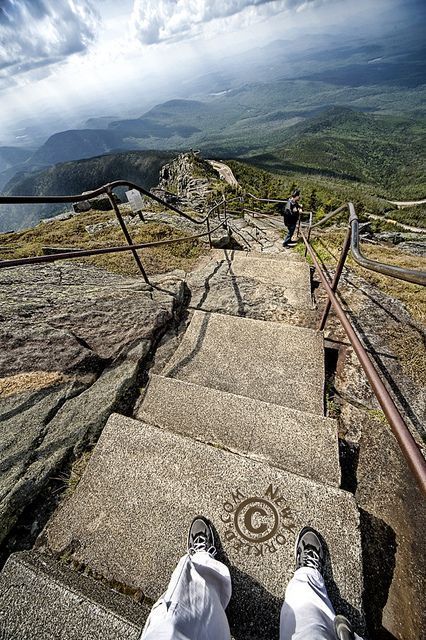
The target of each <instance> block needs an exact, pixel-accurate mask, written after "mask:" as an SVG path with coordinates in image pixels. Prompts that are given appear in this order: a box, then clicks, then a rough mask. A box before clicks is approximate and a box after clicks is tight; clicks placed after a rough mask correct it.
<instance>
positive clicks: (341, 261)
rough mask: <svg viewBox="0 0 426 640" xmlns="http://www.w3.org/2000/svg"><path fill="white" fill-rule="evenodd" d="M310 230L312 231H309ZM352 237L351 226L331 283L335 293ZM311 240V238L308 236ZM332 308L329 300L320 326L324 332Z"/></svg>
mask: <svg viewBox="0 0 426 640" xmlns="http://www.w3.org/2000/svg"><path fill="white" fill-rule="evenodd" d="M309 230H310V229H309ZM351 235H352V227H351V226H350V225H349V226H348V230H347V232H346V237H345V241H344V243H343V247H342V251H341V253H340V258H339V262H338V265H337V268H336V273H335V274H334V278H333V282H332V283H331V288H332V290H333V292H335V291H336V289H337V286H338V284H339V280H340V276H341V274H342V271H343V267H344V264H345V262H346V257H347V255H348V251H349V247H350V245H351ZM308 238H309V236H308ZM330 308H331V300H330V298H328V300H327V304H326V305H325V309H324V312H323V314H322V318H321V322H320V325H319V330H320V331H322V330H323V329H324V327H325V323H326V322H327V318H328V314H329V312H330Z"/></svg>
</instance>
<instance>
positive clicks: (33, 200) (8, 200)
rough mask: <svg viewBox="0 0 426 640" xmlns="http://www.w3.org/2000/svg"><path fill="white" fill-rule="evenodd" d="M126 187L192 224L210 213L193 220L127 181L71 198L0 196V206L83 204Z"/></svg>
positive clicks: (203, 220) (201, 221)
mask: <svg viewBox="0 0 426 640" xmlns="http://www.w3.org/2000/svg"><path fill="white" fill-rule="evenodd" d="M126 186H127V187H129V189H136V190H137V191H139V192H140V193H142V194H143V195H144V196H147V197H148V198H151V200H155V201H156V202H158V203H159V204H161V205H162V206H163V207H166V208H167V209H170V210H171V211H174V212H175V213H178V214H179V215H181V216H183V217H184V218H186V219H187V220H190V221H191V222H193V223H194V224H203V223H204V222H206V220H207V218H208V217H209V215H210V211H209V212H208V213H207V215H206V216H205V217H204V218H202V219H201V220H198V219H197V218H193V217H192V216H190V215H189V214H188V213H185V212H184V211H182V210H181V209H178V207H175V206H174V205H172V204H170V203H169V202H166V201H165V200H163V199H162V198H159V197H158V196H156V195H154V194H153V193H151V192H150V191H147V190H146V189H144V188H143V187H141V186H140V185H138V184H134V183H133V182H130V181H129V180H114V181H113V182H108V183H107V184H104V185H102V186H101V187H98V188H97V189H93V190H92V191H86V193H84V194H78V195H71V196H0V205H1V204H49V203H50V204H57V203H58V204H60V203H67V202H70V203H73V202H84V201H85V200H90V199H91V198H96V196H100V195H102V194H103V193H105V194H106V195H108V194H110V193H112V191H113V190H114V189H117V188H118V187H126ZM219 204H220V203H219ZM215 206H216V205H215Z"/></svg>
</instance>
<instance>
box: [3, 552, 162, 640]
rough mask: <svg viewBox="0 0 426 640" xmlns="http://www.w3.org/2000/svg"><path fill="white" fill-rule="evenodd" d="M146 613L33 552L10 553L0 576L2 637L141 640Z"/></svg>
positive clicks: (20, 639)
mask: <svg viewBox="0 0 426 640" xmlns="http://www.w3.org/2000/svg"><path fill="white" fill-rule="evenodd" d="M148 612H149V609H148V607H146V606H144V605H139V604H137V603H136V602H134V601H133V600H131V599H130V598H129V597H126V596H124V595H121V594H119V593H117V592H115V591H112V590H110V589H108V588H107V587H105V586H104V585H102V584H101V583H99V582H96V581H95V580H93V579H92V578H89V577H86V576H83V575H80V574H78V573H77V572H75V571H73V570H72V569H70V568H69V567H67V566H65V565H64V564H62V563H60V562H57V561H56V560H54V559H53V558H52V557H49V556H45V555H43V554H39V553H36V552H34V551H24V552H20V553H15V554H13V555H11V556H10V557H9V559H8V560H7V562H6V564H5V566H4V568H3V571H2V573H1V574H0V638H1V639H2V640H52V639H53V638H61V640H81V639H82V638H84V640H105V638H108V640H123V638H126V640H137V639H138V638H139V636H140V633H141V629H142V627H143V625H144V623H145V620H146V618H147V615H148Z"/></svg>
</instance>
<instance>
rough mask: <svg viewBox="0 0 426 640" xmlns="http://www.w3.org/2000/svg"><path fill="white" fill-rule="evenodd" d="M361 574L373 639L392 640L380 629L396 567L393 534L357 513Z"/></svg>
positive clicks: (380, 523)
mask: <svg viewBox="0 0 426 640" xmlns="http://www.w3.org/2000/svg"><path fill="white" fill-rule="evenodd" d="M360 517H361V543H362V558H363V570H364V609H365V617H366V621H367V628H368V630H369V632H370V635H371V637H372V638H381V639H383V640H391V638H393V636H392V635H391V634H389V633H388V632H387V631H385V630H384V629H383V628H382V614H383V609H384V607H385V605H386V602H387V600H388V595H389V589H390V586H391V584H392V579H393V573H394V570H395V563H396V548H397V544H396V536H395V532H394V531H393V529H392V528H391V527H389V525H387V524H386V523H385V522H384V521H383V520H380V519H379V518H376V517H375V516H373V515H372V514H371V513H368V512H367V511H364V510H363V509H360Z"/></svg>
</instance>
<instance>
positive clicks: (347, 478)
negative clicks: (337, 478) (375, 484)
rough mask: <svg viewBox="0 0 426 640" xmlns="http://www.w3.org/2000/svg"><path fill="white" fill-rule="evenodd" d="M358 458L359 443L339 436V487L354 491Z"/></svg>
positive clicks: (356, 482)
mask: <svg viewBox="0 0 426 640" xmlns="http://www.w3.org/2000/svg"><path fill="white" fill-rule="evenodd" d="M358 460H359V445H358V444H356V443H354V442H350V441H349V440H345V439H344V438H339V461H340V469H341V474H342V476H341V482H340V488H341V489H344V490H345V491H350V492H351V493H355V491H356V488H357V485H358V480H357V469H358Z"/></svg>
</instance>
